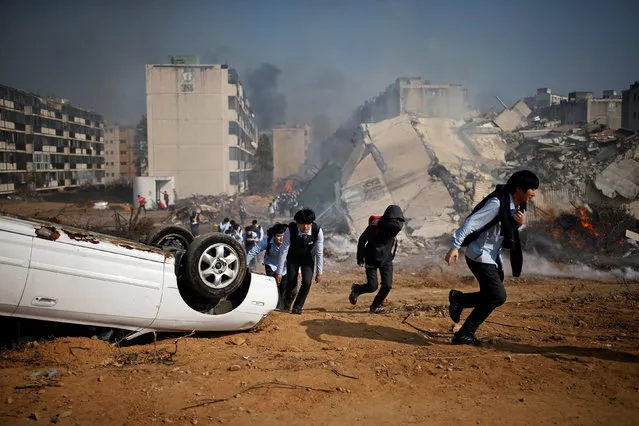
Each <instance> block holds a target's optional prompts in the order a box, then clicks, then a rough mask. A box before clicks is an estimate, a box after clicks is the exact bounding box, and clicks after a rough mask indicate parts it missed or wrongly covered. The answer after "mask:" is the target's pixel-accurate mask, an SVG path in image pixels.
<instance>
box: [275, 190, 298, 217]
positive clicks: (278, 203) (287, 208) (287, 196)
mask: <svg viewBox="0 0 639 426" xmlns="http://www.w3.org/2000/svg"><path fill="white" fill-rule="evenodd" d="M297 196H298V193H297V192H296V191H286V192H281V193H280V194H279V195H278V196H277V197H275V198H273V200H272V201H271V202H270V203H269V205H268V216H269V218H271V221H273V220H275V216H276V215H277V214H278V213H279V215H280V216H286V215H287V214H288V215H290V216H291V217H293V215H294V214H295V212H296V211H297V209H298V207H299V203H298V201H297Z"/></svg>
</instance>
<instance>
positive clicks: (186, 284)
mask: <svg viewBox="0 0 639 426" xmlns="http://www.w3.org/2000/svg"><path fill="white" fill-rule="evenodd" d="M151 240H152V241H151V242H152V243H154V244H159V245H161V246H163V247H171V246H174V247H175V249H174V250H166V249H162V248H157V247H152V246H150V245H145V244H141V243H137V242H134V241H129V240H124V239H119V238H115V237H111V236H108V235H103V234H97V233H92V232H87V231H83V230H79V229H74V228H71V227H67V226H62V225H58V224H53V223H49V222H42V221H37V220H32V219H21V218H17V217H13V216H7V215H0V277H1V278H0V315H2V316H12V317H20V318H31V319H37V320H46V321H58V322H67V323H75V324H83V325H92V326H102V327H113V328H119V329H125V330H130V331H131V333H130V334H129V335H128V336H127V338H129V339H131V338H133V337H136V336H138V335H140V334H144V333H146V332H149V331H191V330H199V331H230V330H245V329H250V328H252V327H254V326H255V325H256V324H257V323H258V322H260V321H261V320H262V319H263V318H264V317H265V316H266V315H267V314H268V313H269V312H271V311H272V310H274V309H275V307H276V305H277V297H278V295H277V287H276V284H275V281H274V280H273V279H272V278H270V277H266V276H264V275H258V274H251V273H247V267H246V255H245V253H244V250H243V248H242V247H241V246H240V245H239V244H238V243H237V242H236V241H235V240H234V239H232V238H231V237H229V236H226V235H223V234H218V233H212V234H207V235H203V236H200V237H198V238H196V239H193V237H192V236H191V235H190V233H189V232H188V231H186V230H185V229H182V228H179V227H169V228H165V229H163V230H161V231H160V232H159V233H158V234H156V235H155V236H153V237H152V238H151ZM184 249H186V250H184Z"/></svg>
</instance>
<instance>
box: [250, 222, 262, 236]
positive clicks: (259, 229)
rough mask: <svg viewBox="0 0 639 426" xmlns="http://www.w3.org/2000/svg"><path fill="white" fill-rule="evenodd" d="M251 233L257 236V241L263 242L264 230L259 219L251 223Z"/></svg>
mask: <svg viewBox="0 0 639 426" xmlns="http://www.w3.org/2000/svg"><path fill="white" fill-rule="evenodd" d="M251 231H253V232H255V234H256V235H257V241H262V239H263V238H264V228H262V227H261V226H260V225H259V223H258V222H257V219H253V221H251Z"/></svg>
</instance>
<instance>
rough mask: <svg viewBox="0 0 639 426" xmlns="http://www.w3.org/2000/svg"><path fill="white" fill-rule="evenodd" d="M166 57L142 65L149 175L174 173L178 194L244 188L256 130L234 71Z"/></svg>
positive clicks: (249, 107) (214, 192)
mask: <svg viewBox="0 0 639 426" xmlns="http://www.w3.org/2000/svg"><path fill="white" fill-rule="evenodd" d="M169 62H170V63H169V64H163V65H147V66H146V101H147V129H148V130H147V131H148V175H149V176H150V177H153V176H173V177H175V185H176V192H177V196H178V197H179V198H182V197H189V196H191V195H193V194H203V195H215V194H222V193H226V194H236V193H241V192H244V191H246V190H247V189H248V172H250V171H251V170H252V168H253V164H254V155H255V150H256V148H257V138H258V133H257V126H256V124H255V120H254V115H253V111H252V109H251V106H250V104H249V101H248V99H247V97H246V95H245V93H244V88H243V87H242V84H241V83H240V81H239V76H238V73H237V71H235V70H233V69H229V68H228V66H226V65H202V64H200V63H199V60H198V59H197V57H171V58H170V60H169Z"/></svg>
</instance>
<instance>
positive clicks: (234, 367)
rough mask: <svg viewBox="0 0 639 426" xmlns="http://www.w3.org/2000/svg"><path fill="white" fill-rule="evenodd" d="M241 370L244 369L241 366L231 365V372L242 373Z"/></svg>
mask: <svg viewBox="0 0 639 426" xmlns="http://www.w3.org/2000/svg"><path fill="white" fill-rule="evenodd" d="M241 369H242V367H240V366H239V365H237V364H234V365H231V366H230V367H229V371H240V370H241Z"/></svg>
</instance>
